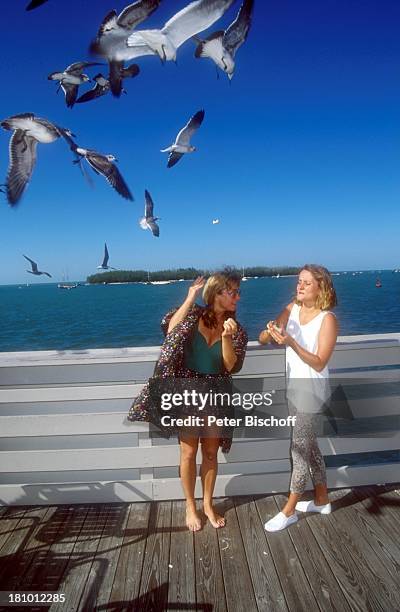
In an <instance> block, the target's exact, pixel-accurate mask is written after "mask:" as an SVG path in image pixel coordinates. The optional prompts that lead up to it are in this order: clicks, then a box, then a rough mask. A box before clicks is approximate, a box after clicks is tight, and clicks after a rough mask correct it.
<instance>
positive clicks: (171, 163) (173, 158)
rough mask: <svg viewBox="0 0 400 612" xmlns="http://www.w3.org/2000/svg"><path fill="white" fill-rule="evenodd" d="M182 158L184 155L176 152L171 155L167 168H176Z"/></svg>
mask: <svg viewBox="0 0 400 612" xmlns="http://www.w3.org/2000/svg"><path fill="white" fill-rule="evenodd" d="M181 157H183V153H177V152H176V151H175V152H172V153H170V154H169V157H168V164H167V168H172V166H175V164H177V163H178V161H179V160H180V158H181Z"/></svg>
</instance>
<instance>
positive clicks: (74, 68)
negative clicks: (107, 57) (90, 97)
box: [47, 62, 101, 108]
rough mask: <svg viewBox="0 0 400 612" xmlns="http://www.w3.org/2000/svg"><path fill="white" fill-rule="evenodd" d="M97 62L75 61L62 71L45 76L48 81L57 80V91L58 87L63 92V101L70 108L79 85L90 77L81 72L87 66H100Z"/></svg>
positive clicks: (75, 97) (76, 95) (74, 100)
mask: <svg viewBox="0 0 400 612" xmlns="http://www.w3.org/2000/svg"><path fill="white" fill-rule="evenodd" d="M100 65H101V64H99V62H75V63H74V64H71V65H70V66H67V67H66V68H65V70H63V71H62V72H52V73H51V74H49V76H48V77H47V78H48V80H49V81H59V83H60V84H59V86H58V88H57V93H58V92H59V91H60V87H61V89H62V90H63V92H64V94H65V102H66V104H67V107H68V108H72V107H73V106H74V104H75V102H76V99H77V97H78V89H79V85H83V83H87V82H88V81H90V78H89V77H88V75H87V74H83V71H84V69H85V68H88V67H89V66H100Z"/></svg>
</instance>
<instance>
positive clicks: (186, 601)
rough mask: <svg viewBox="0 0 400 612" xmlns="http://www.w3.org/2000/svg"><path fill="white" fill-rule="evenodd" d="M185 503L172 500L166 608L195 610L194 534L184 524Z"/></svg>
mask: <svg viewBox="0 0 400 612" xmlns="http://www.w3.org/2000/svg"><path fill="white" fill-rule="evenodd" d="M185 521H186V503H185V502H183V501H174V502H172V520H171V544H170V553H169V564H168V567H169V576H168V581H169V589H168V605H167V607H168V609H169V610H173V609H185V608H186V609H187V610H196V573H195V562H194V541H193V538H194V535H193V533H191V532H190V531H189V530H188V529H187V527H186V524H185Z"/></svg>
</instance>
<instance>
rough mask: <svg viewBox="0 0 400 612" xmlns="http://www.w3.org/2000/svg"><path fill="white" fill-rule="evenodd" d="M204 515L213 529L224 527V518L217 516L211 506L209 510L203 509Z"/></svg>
mask: <svg viewBox="0 0 400 612" xmlns="http://www.w3.org/2000/svg"><path fill="white" fill-rule="evenodd" d="M204 514H205V515H206V517H207V518H208V520H209V521H210V523H211V525H212V526H213V527H215V529H219V528H220V527H225V518H224V517H223V516H221V515H220V514H218V512H215V510H214V508H213V507H212V506H211V507H210V508H204Z"/></svg>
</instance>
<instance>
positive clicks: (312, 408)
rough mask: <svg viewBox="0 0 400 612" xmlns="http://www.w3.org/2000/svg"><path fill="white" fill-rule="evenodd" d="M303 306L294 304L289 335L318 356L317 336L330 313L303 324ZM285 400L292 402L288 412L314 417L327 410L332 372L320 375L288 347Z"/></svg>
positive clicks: (288, 328)
mask: <svg viewBox="0 0 400 612" xmlns="http://www.w3.org/2000/svg"><path fill="white" fill-rule="evenodd" d="M299 314H300V306H298V305H297V304H293V307H292V310H291V313H290V317H289V320H288V323H287V325H286V331H287V332H288V334H290V335H291V336H292V337H293V338H294V339H295V340H296V342H297V343H298V344H300V346H302V347H303V348H305V349H306V351H309V352H310V353H314V354H315V353H316V352H317V350H318V334H319V331H320V329H321V325H322V321H323V320H324V318H325V316H326V315H327V314H328V311H326V310H325V311H322V312H320V313H319V314H318V315H317V316H316V317H314V319H312V320H311V321H309V322H308V323H306V324H305V325H301V324H300V319H299ZM286 377H287V388H286V396H287V399H288V401H289V410H290V412H292V410H293V409H295V410H296V411H297V412H303V413H311V414H313V413H314V414H315V413H318V412H320V411H321V410H322V409H323V407H324V406H325V404H326V402H327V401H328V399H329V396H330V388H329V380H328V378H329V369H328V366H325V368H324V369H323V370H322V371H321V372H317V371H316V370H314V368H312V367H311V366H309V365H307V364H306V363H304V361H303V360H302V359H300V357H299V356H298V355H297V353H295V352H294V350H293V349H292V348H290V346H288V347H286Z"/></svg>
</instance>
